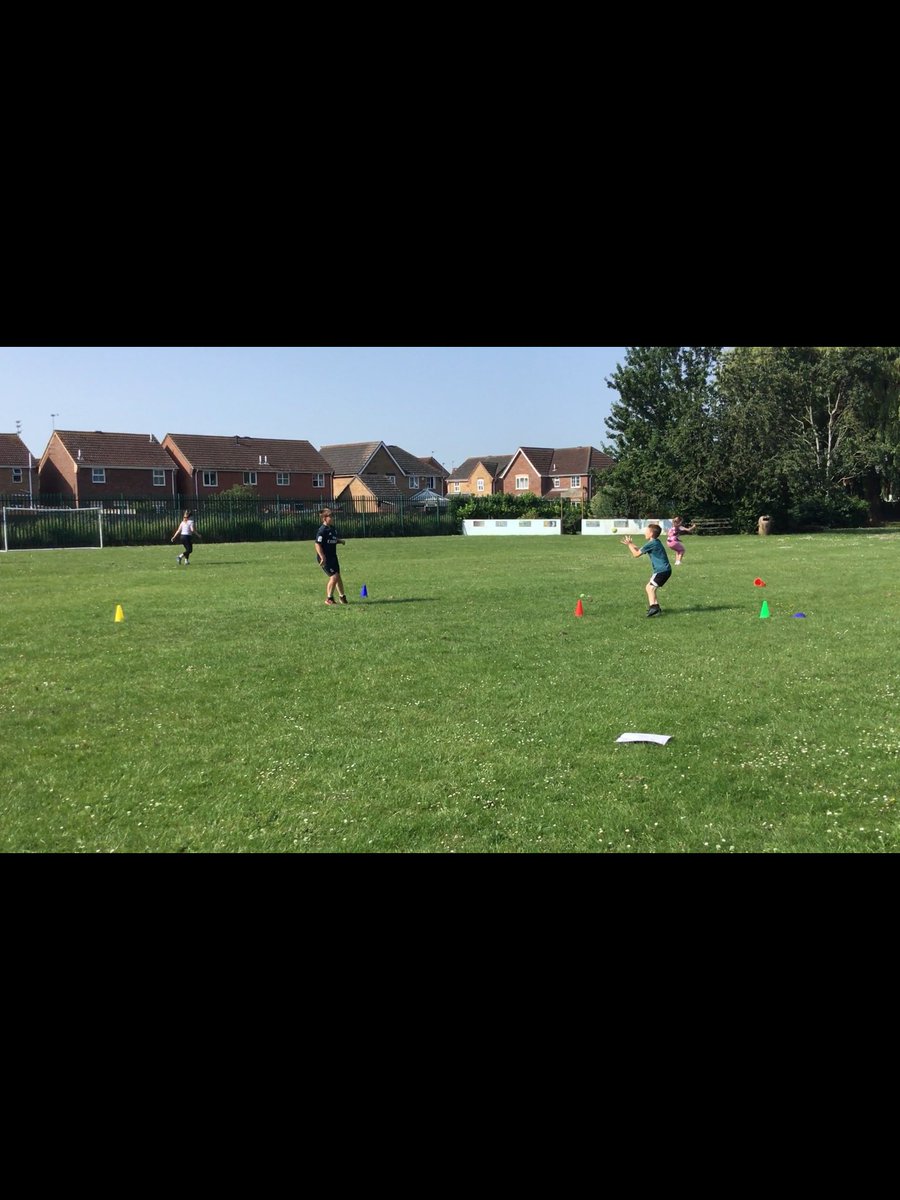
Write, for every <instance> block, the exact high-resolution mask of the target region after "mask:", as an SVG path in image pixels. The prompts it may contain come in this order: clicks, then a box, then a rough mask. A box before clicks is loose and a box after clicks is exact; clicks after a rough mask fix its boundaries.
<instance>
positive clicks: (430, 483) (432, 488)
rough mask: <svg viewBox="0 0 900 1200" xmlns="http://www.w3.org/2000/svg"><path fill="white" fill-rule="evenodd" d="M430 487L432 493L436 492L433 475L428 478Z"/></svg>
mask: <svg viewBox="0 0 900 1200" xmlns="http://www.w3.org/2000/svg"><path fill="white" fill-rule="evenodd" d="M428 486H429V487H430V488H431V490H432V491H434V490H435V487H434V476H433V475H429V476H428Z"/></svg>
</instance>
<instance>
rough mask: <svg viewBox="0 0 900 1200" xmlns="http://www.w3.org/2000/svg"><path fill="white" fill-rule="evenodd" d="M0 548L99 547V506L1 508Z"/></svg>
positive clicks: (101, 539)
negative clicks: (0, 542)
mask: <svg viewBox="0 0 900 1200" xmlns="http://www.w3.org/2000/svg"><path fill="white" fill-rule="evenodd" d="M2 523H3V551H4V553H8V552H9V551H10V550H102V549H103V510H102V509H101V508H56V507H53V508H41V507H34V508H24V507H23V508H16V507H15V506H9V507H7V506H4V508H3V510H2Z"/></svg>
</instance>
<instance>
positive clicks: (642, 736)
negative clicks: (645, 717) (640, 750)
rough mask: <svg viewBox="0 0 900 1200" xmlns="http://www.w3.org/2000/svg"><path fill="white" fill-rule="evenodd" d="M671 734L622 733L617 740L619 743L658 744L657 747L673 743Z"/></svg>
mask: <svg viewBox="0 0 900 1200" xmlns="http://www.w3.org/2000/svg"><path fill="white" fill-rule="evenodd" d="M671 739H672V735H671V733H620V734H619V736H618V737H617V738H616V741H617V742H656V744H657V746H664V745H665V744H666V742H668V741H671Z"/></svg>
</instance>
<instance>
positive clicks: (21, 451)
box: [0, 433, 40, 502]
mask: <svg viewBox="0 0 900 1200" xmlns="http://www.w3.org/2000/svg"><path fill="white" fill-rule="evenodd" d="M39 492H40V482H39V476H38V467H37V463H36V462H35V461H34V456H33V455H32V453H31V451H30V450H29V449H28V447H27V446H26V445H25V443H24V442H23V441H22V439H21V438H20V437H19V435H18V434H17V433H0V496H23V497H24V496H27V497H28V499H29V500H30V501H32V502H35V501H37V498H38V493H39Z"/></svg>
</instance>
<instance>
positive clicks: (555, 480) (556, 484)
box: [553, 475, 560, 487]
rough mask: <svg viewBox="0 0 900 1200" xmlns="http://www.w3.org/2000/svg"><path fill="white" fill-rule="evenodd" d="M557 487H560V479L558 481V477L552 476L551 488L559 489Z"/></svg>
mask: <svg viewBox="0 0 900 1200" xmlns="http://www.w3.org/2000/svg"><path fill="white" fill-rule="evenodd" d="M559 485H560V479H559V476H558V475H554V476H553V486H554V487H559Z"/></svg>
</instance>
